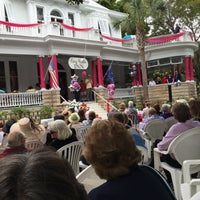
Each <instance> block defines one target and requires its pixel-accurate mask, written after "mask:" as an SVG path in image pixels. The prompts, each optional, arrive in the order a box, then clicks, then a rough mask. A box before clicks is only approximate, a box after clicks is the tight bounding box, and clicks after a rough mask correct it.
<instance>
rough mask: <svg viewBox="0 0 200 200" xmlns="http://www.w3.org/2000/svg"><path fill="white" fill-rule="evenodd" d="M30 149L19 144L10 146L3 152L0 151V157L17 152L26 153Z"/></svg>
mask: <svg viewBox="0 0 200 200" xmlns="http://www.w3.org/2000/svg"><path fill="white" fill-rule="evenodd" d="M29 151H30V150H29V149H27V148H25V147H23V146H19V147H12V148H9V147H8V148H6V149H5V150H4V151H3V152H1V153H0V158H3V157H5V156H7V155H10V154H17V153H26V152H29Z"/></svg>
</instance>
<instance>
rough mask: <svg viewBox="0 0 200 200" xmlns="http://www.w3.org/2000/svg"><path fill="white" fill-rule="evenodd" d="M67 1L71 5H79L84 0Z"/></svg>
mask: <svg viewBox="0 0 200 200" xmlns="http://www.w3.org/2000/svg"><path fill="white" fill-rule="evenodd" d="M66 1H67V3H69V4H71V5H79V4H82V3H83V0H66Z"/></svg>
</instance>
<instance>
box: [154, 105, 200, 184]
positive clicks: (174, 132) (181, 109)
mask: <svg viewBox="0 0 200 200" xmlns="http://www.w3.org/2000/svg"><path fill="white" fill-rule="evenodd" d="M172 113H173V114H174V118H175V119H176V120H177V121H178V122H177V123H176V124H174V125H173V126H171V128H170V129H169V130H168V131H167V133H166V135H165V136H164V137H163V139H162V141H161V142H159V143H158V144H157V147H158V149H159V150H160V151H166V150H167V149H168V147H169V145H170V143H171V142H172V141H173V140H174V138H176V137H177V136H179V135H180V134H182V133H183V132H184V131H187V130H189V129H191V128H195V127H200V122H198V121H192V120H191V114H190V109H189V106H188V104H186V103H175V104H174V106H173V107H172ZM161 161H165V162H167V163H168V164H169V165H171V166H173V167H176V168H181V165H180V164H179V163H178V162H177V161H176V160H175V159H174V157H173V155H162V156H161ZM166 175H167V180H168V182H171V176H170V174H168V173H166Z"/></svg>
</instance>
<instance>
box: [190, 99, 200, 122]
mask: <svg viewBox="0 0 200 200" xmlns="http://www.w3.org/2000/svg"><path fill="white" fill-rule="evenodd" d="M189 107H190V113H191V115H192V120H193V121H200V101H199V100H196V99H192V100H190V101H189Z"/></svg>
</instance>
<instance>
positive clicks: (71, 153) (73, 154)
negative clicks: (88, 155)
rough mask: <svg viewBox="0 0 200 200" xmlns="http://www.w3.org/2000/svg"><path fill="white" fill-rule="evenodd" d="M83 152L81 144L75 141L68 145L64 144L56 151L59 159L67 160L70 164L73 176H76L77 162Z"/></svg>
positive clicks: (77, 171) (77, 170)
mask: <svg viewBox="0 0 200 200" xmlns="http://www.w3.org/2000/svg"><path fill="white" fill-rule="evenodd" d="M82 150H83V142H81V141H75V142H72V143H70V144H66V145H65V146H63V147H61V148H60V149H58V150H57V153H58V154H59V156H60V157H62V158H64V159H66V160H68V162H69V163H70V164H71V166H72V169H73V170H74V174H75V175H77V174H78V173H79V172H80V170H79V160H80V157H81V154H82Z"/></svg>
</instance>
